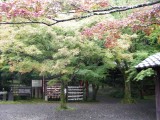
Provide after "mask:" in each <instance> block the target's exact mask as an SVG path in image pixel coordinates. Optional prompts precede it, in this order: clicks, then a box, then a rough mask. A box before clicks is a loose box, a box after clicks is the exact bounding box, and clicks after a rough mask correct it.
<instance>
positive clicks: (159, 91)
mask: <svg viewBox="0 0 160 120" xmlns="http://www.w3.org/2000/svg"><path fill="white" fill-rule="evenodd" d="M155 94H156V117H157V120H160V69H158V70H157V77H156V81H155Z"/></svg>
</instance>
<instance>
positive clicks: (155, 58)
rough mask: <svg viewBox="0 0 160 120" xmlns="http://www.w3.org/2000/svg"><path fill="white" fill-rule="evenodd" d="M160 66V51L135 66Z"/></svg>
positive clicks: (139, 67)
mask: <svg viewBox="0 0 160 120" xmlns="http://www.w3.org/2000/svg"><path fill="white" fill-rule="evenodd" d="M158 66H159V67H160V52H159V53H156V54H154V55H151V56H149V57H148V58H146V59H145V60H143V61H142V62H140V63H139V64H138V65H136V66H135V68H136V69H145V68H154V67H158Z"/></svg>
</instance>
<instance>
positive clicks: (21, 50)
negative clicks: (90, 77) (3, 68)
mask: <svg viewBox="0 0 160 120" xmlns="http://www.w3.org/2000/svg"><path fill="white" fill-rule="evenodd" d="M1 30H2V29H1ZM1 33H2V32H1ZM9 34H11V36H10V35H9ZM78 39H79V38H78V37H72V36H68V37H67V36H62V35H59V36H58V35H57V34H56V33H55V32H54V29H52V28H46V27H44V26H34V27H33V26H14V27H13V26H12V27H8V29H7V30H6V31H5V33H4V32H3V34H1V39H0V42H1V44H0V51H1V54H0V58H1V59H0V60H1V64H3V63H6V64H7V65H8V66H9V70H10V71H11V72H14V71H17V72H19V73H21V74H25V73H30V72H32V71H36V72H38V73H39V75H40V76H46V77H47V76H50V77H52V78H53V79H54V80H58V81H61V84H62V89H61V108H63V109H65V108H66V107H67V106H66V104H65V98H64V97H65V96H64V87H65V85H66V84H67V82H68V81H69V76H70V75H72V73H73V72H74V68H75V66H72V61H74V60H75V59H76V56H77V55H78V54H79V48H78V47H77V46H79V43H80V40H78ZM72 43H74V44H72ZM54 76H56V77H54Z"/></svg>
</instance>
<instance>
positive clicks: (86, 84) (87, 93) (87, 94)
mask: <svg viewBox="0 0 160 120" xmlns="http://www.w3.org/2000/svg"><path fill="white" fill-rule="evenodd" d="M85 87H86V101H87V99H88V96H89V90H88V81H86V82H85Z"/></svg>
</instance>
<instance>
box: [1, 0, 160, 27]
mask: <svg viewBox="0 0 160 120" xmlns="http://www.w3.org/2000/svg"><path fill="white" fill-rule="evenodd" d="M159 3H160V0H158V1H155V2H151V3H144V4H139V5H134V6H122V7H112V8H109V9H103V10H93V11H89V12H88V11H87V13H88V14H87V15H84V16H78V17H72V18H67V19H52V21H53V23H47V22H41V21H27V22H0V25H1V24H44V25H47V26H52V25H55V24H57V23H61V22H67V21H72V20H78V19H84V18H88V17H91V16H94V15H105V14H111V13H116V12H123V11H127V10H132V9H136V8H142V7H146V6H152V5H156V4H158V5H159ZM72 13H75V12H72Z"/></svg>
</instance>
